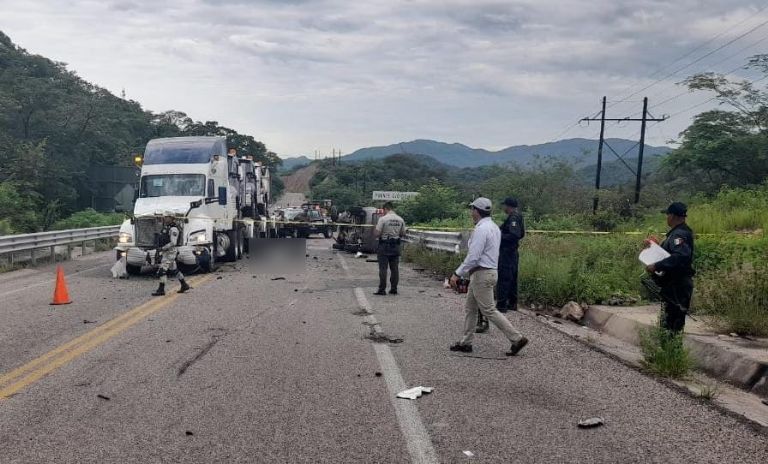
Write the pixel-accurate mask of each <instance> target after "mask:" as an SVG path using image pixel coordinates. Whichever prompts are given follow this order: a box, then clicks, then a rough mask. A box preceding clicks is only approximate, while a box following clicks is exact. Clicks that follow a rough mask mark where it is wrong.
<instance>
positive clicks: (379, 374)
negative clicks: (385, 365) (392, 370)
mask: <svg viewBox="0 0 768 464" xmlns="http://www.w3.org/2000/svg"><path fill="white" fill-rule="evenodd" d="M373 375H375V376H376V377H381V376H382V373H381V372H379V371H376V372H375V373H374V374H373Z"/></svg>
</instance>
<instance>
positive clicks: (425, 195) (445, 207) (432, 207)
mask: <svg viewBox="0 0 768 464" xmlns="http://www.w3.org/2000/svg"><path fill="white" fill-rule="evenodd" d="M398 211H399V212H400V214H401V215H402V216H403V219H405V221H406V222H409V223H424V222H429V221H434V220H442V219H453V218H457V217H459V216H460V215H461V213H465V215H466V214H467V212H466V208H461V206H460V204H459V201H458V193H457V192H456V190H454V189H452V188H451V187H446V186H445V185H443V184H441V183H440V182H439V181H436V180H433V181H431V182H430V183H429V184H427V185H425V186H423V187H421V188H420V189H419V195H418V196H416V197H414V198H411V199H409V200H407V201H404V202H403V203H402V205H401V206H399V207H398Z"/></svg>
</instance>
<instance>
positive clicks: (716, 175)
mask: <svg viewBox="0 0 768 464" xmlns="http://www.w3.org/2000/svg"><path fill="white" fill-rule="evenodd" d="M748 67H752V68H758V69H760V70H761V71H762V72H763V73H765V74H766V75H768V55H757V56H754V57H753V58H752V59H751V60H750V62H749V64H748ZM684 83H685V84H686V85H687V86H688V88H689V89H690V90H694V91H709V92H712V93H714V94H715V97H714V98H716V99H717V100H718V101H719V102H720V104H721V105H723V106H726V107H730V108H731V111H726V110H721V109H718V110H712V111H707V112H704V113H701V114H699V115H697V116H696V117H695V118H694V121H693V123H692V124H691V125H690V126H689V127H688V128H687V129H686V130H685V131H683V132H682V133H681V134H680V135H681V137H682V143H681V145H680V147H679V148H678V149H677V150H674V151H673V152H672V153H671V154H670V156H669V157H668V158H667V160H666V162H665V165H666V167H667V168H668V169H670V170H671V171H672V172H673V173H675V174H678V175H681V176H684V177H685V178H686V179H687V180H688V183H689V184H693V185H694V186H695V189H697V190H704V191H706V192H709V193H714V192H716V191H717V190H719V189H720V188H721V186H723V185H728V186H748V185H757V184H760V183H762V182H763V180H764V179H765V178H766V177H767V176H768V148H767V147H768V145H767V144H768V92H766V91H765V90H761V89H758V88H756V87H755V84H754V83H752V82H750V81H747V80H736V81H734V80H730V79H728V78H727V77H725V76H723V75H721V74H715V73H703V74H697V75H694V76H691V77H689V78H688V79H686V80H685V81H684Z"/></svg>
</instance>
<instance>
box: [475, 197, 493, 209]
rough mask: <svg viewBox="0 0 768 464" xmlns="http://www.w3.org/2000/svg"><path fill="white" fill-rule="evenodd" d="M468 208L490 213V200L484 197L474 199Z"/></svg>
mask: <svg viewBox="0 0 768 464" xmlns="http://www.w3.org/2000/svg"><path fill="white" fill-rule="evenodd" d="M469 206H471V207H473V208H477V209H479V210H480V211H486V212H490V211H491V208H492V206H493V204H492V203H491V200H489V199H487V198H485V197H478V198H475V201H473V202H472V203H470V204H469Z"/></svg>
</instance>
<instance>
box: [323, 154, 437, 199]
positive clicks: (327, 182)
mask: <svg viewBox="0 0 768 464" xmlns="http://www.w3.org/2000/svg"><path fill="white" fill-rule="evenodd" d="M447 176H448V170H447V169H446V168H445V167H444V166H441V165H439V164H438V163H436V162H435V161H434V160H432V158H428V157H421V156H415V155H393V156H390V157H388V158H384V159H381V160H367V161H364V162H355V163H343V164H336V165H334V164H332V163H331V162H330V161H323V162H322V163H321V165H320V169H319V171H318V172H317V174H316V175H315V176H314V177H313V178H312V180H311V181H310V188H311V195H312V197H313V198H332V199H333V200H334V202H335V203H336V205H337V206H338V207H340V208H342V209H343V208H348V207H350V206H355V205H368V204H370V203H371V194H372V192H373V191H374V190H396V191H416V190H418V189H419V188H420V187H421V186H423V185H425V184H427V183H429V182H430V181H431V180H433V179H443V178H446V177H447Z"/></svg>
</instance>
